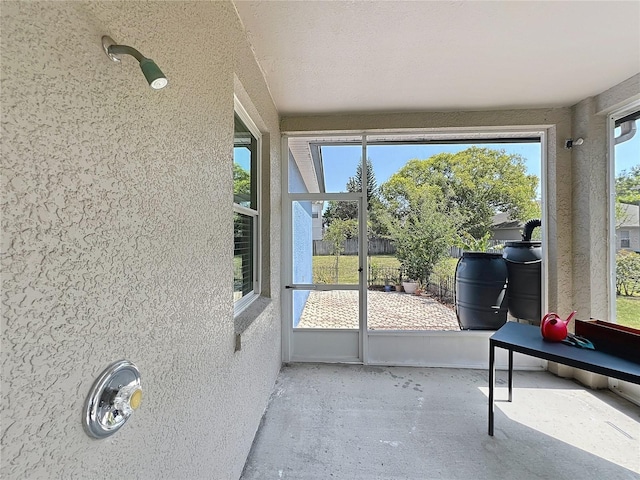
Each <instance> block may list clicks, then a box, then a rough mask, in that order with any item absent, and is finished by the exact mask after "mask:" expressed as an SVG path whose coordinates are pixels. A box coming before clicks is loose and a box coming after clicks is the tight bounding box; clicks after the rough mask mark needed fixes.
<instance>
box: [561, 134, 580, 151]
mask: <svg viewBox="0 0 640 480" xmlns="http://www.w3.org/2000/svg"><path fill="white" fill-rule="evenodd" d="M583 143H584V138H582V137H580V138H576V139H575V140H574V139H573V138H567V139H566V140H565V142H564V148H566V149H567V150H571V149H572V148H573V147H577V146H578V145H582V144H583Z"/></svg>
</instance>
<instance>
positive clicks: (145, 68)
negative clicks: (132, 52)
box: [140, 58, 169, 90]
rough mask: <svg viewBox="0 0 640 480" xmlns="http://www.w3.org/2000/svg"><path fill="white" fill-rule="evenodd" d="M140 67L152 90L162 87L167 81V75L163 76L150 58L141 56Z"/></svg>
mask: <svg viewBox="0 0 640 480" xmlns="http://www.w3.org/2000/svg"><path fill="white" fill-rule="evenodd" d="M140 68H141V69H142V73H144V76H145V78H146V79H147V82H149V85H150V86H151V88H153V89H154V90H160V89H161V88H164V87H166V86H167V84H168V83H169V82H168V80H167V77H165V76H164V73H162V70H160V68H159V67H158V65H156V62H154V61H153V60H151V59H150V58H143V59H142V60H141V61H140Z"/></svg>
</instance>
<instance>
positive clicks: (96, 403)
mask: <svg viewBox="0 0 640 480" xmlns="http://www.w3.org/2000/svg"><path fill="white" fill-rule="evenodd" d="M141 402H142V386H141V384H140V372H139V371H138V368H137V367H136V366H135V365H134V364H133V363H131V362H128V361H127V360H120V361H119V362H115V363H112V364H111V365H109V366H108V367H107V368H106V370H105V371H104V372H102V373H101V374H100V376H99V377H98V379H97V380H96V381H95V382H94V384H93V387H91V391H90V392H89V396H88V397H87V401H86V404H85V411H84V419H83V420H84V421H83V425H84V429H85V431H86V432H87V435H89V436H90V437H93V438H104V437H108V436H109V435H113V434H114V433H116V432H117V431H118V430H119V429H120V427H122V426H123V425H124V424H125V422H126V421H127V420H129V417H131V415H132V414H133V412H134V411H135V410H137V409H138V407H139V406H140V403H141Z"/></svg>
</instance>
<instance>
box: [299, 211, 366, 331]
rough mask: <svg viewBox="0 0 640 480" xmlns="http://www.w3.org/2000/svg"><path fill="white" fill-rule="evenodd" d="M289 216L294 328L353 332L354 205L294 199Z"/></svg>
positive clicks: (355, 307) (356, 263)
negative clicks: (290, 222) (349, 330)
mask: <svg viewBox="0 0 640 480" xmlns="http://www.w3.org/2000/svg"><path fill="white" fill-rule="evenodd" d="M327 212H329V217H328V218H327V216H326V214H327ZM331 215H334V216H331ZM337 215H340V216H337ZM350 215H353V218H350ZM291 216H292V218H291V221H292V229H291V232H292V241H291V245H292V284H291V285H290V286H289V287H290V289H292V290H293V292H292V296H291V301H292V312H293V327H294V328H320V329H358V326H359V323H360V322H359V311H360V305H359V304H360V302H359V291H358V288H359V277H360V272H359V268H360V263H359V255H358V253H359V248H358V220H357V217H358V202H357V201H352V200H331V201H320V200H314V201H298V200H296V201H293V202H292V204H291Z"/></svg>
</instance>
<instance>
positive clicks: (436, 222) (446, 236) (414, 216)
mask: <svg viewBox="0 0 640 480" xmlns="http://www.w3.org/2000/svg"><path fill="white" fill-rule="evenodd" d="M407 201H408V203H409V205H410V206H411V208H409V209H407V210H406V214H405V215H404V216H402V217H400V216H396V217H390V218H389V222H388V227H389V232H390V234H391V237H392V239H393V241H394V243H395V246H396V257H397V258H398V260H399V261H400V263H401V264H402V266H403V267H404V269H405V276H406V278H410V279H413V280H419V281H420V282H425V281H426V279H427V278H429V275H430V273H431V271H432V269H433V267H434V265H435V264H436V263H437V262H438V261H439V260H441V259H442V258H444V257H446V256H447V255H448V253H449V247H450V245H451V244H452V242H453V239H454V237H455V232H456V228H457V222H456V217H455V216H453V215H449V214H447V213H446V212H444V211H443V208H442V205H441V204H439V203H438V202H437V200H436V199H435V198H434V196H433V195H429V194H428V192H426V191H423V192H421V193H415V192H413V193H412V194H411V196H410V197H408V200H407Z"/></svg>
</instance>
